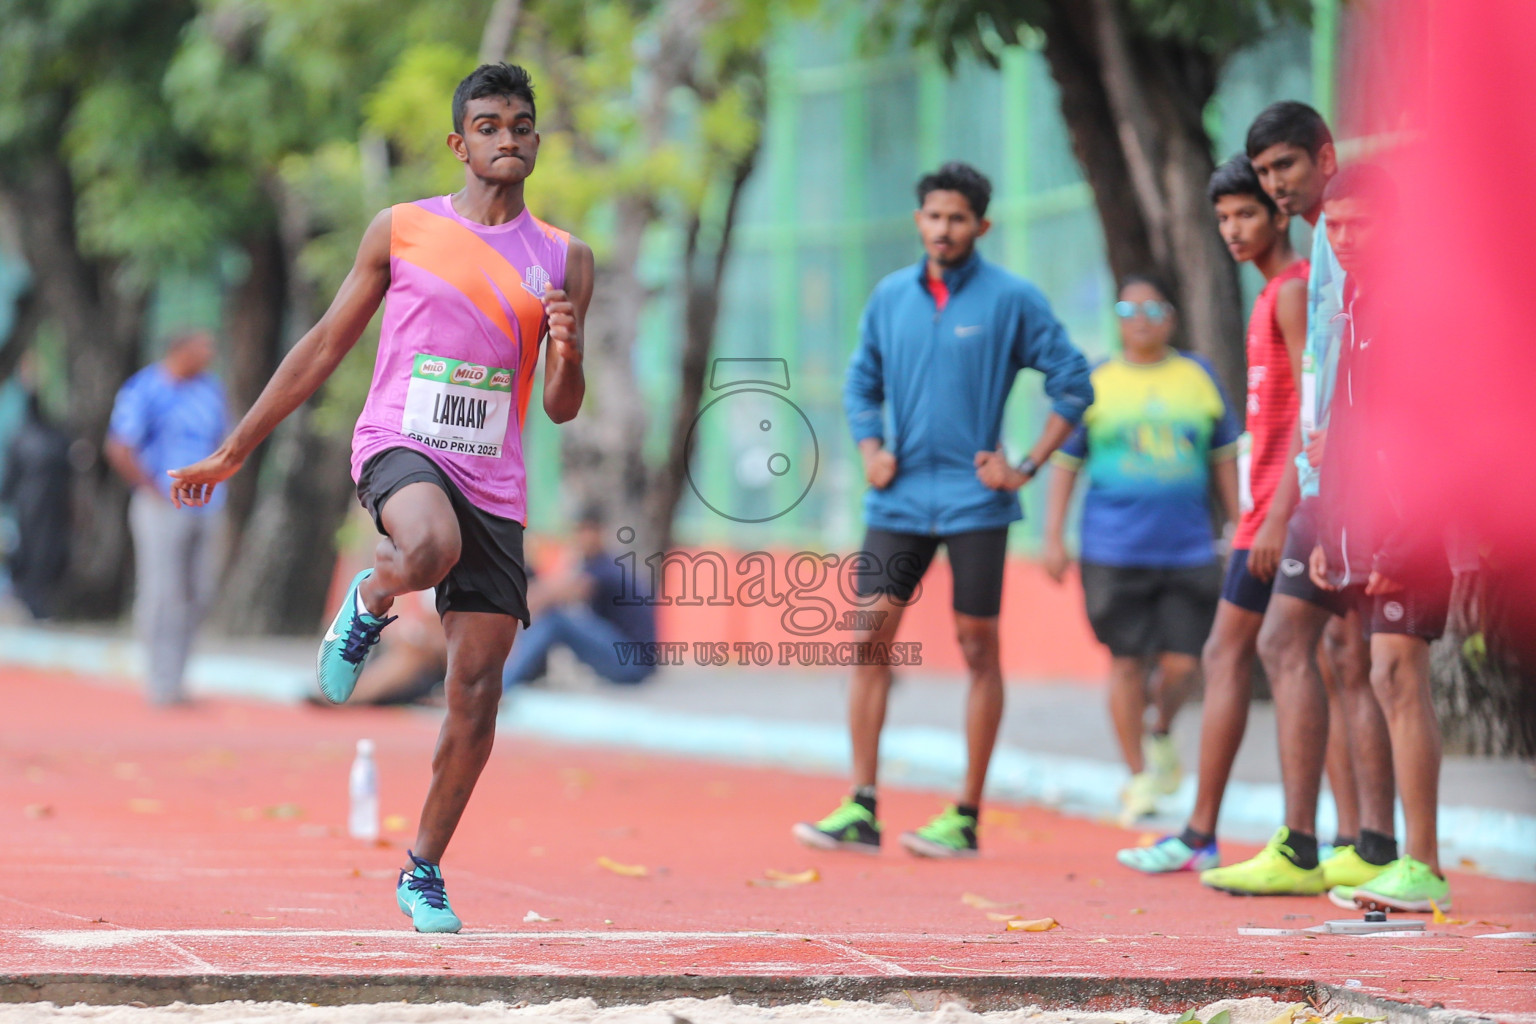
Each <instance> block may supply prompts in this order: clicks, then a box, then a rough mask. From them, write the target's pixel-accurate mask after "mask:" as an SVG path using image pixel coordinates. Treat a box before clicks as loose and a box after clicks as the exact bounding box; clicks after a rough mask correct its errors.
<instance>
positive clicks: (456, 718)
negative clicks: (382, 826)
mask: <svg viewBox="0 0 1536 1024" xmlns="http://www.w3.org/2000/svg"><path fill="white" fill-rule="evenodd" d="M386 507H388V506H386ZM443 629H444V631H445V632H446V633H447V634H448V679H447V682H446V684H445V691H446V695H447V698H448V717H447V718H446V719H445V720H444V721H443V728H442V731H441V732H440V733H439V734H438V738H437V750H436V751H435V752H434V753H433V755H432V784H431V786H430V787H428V789H427V799H426V802H425V803H424V804H423V805H422V808H421V823H420V824H419V825H418V826H417V831H416V846H415V849H414V852H415V854H416V856H418V857H421V858H423V859H425V860H429V861H432V862H433V863H438V862H440V861H441V860H442V859H443V851H444V850H446V849H447V848H448V841H449V840H450V839H452V838H453V832H454V829H456V828H457V827H458V824H459V817H460V816H461V815H462V814H463V813H464V806H465V805H466V804H467V803H469V795H470V793H472V792H474V789H475V783H476V781H478V780H479V778H480V770H481V769H482V768H484V767H485V762H486V759H487V758H489V757H490V756H491V745H492V743H494V742H495V739H496V709H497V707H498V705H499V704H500V703H501V670H502V667H503V666H504V665H506V663H507V655H508V654H509V653H510V652H511V650H512V638H513V637H514V636H516V634H517V620H516V619H514V618H513V617H512V616H510V615H497V614H492V613H489V612H449V613H448V614H446V615H444V616H443Z"/></svg>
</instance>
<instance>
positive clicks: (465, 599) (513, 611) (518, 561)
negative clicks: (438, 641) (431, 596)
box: [357, 448, 528, 627]
mask: <svg viewBox="0 0 1536 1024" xmlns="http://www.w3.org/2000/svg"><path fill="white" fill-rule="evenodd" d="M415 483H429V484H436V485H437V486H438V487H440V488H442V490H443V493H445V494H447V495H448V500H449V501H450V502H451V503H452V504H453V511H454V515H455V516H456V517H457V519H458V522H459V540H460V548H459V560H458V562H456V563H455V564H454V566H453V568H452V569H449V570H448V575H447V576H445V577H443V579H442V582H440V583H438V584H437V588H436V589H437V614H439V615H446V614H447V613H448V612H490V613H492V614H499V615H510V616H512V617H513V618H514V619H518V620H520V621H521V622H522V624H523V625H524V627H526V626H527V625H528V573H527V571H526V570H525V569H524V568H523V524H522V523H519V522H518V521H517V520H515V519H503V518H502V517H501V516H493V515H491V514H490V513H489V512H485V511H483V510H481V509H479V508H476V507H475V506H474V505H472V504H470V501H469V499H468V498H466V497H464V493H463V492H462V491H460V490H459V489H458V487H456V486H454V483H453V481H452V480H450V479H448V474H446V473H444V472H443V470H442V468H441V467H440V466H438V464H437V463H435V462H433V461H432V460H431V459H430V458H428V457H427V456H425V455H423V454H422V453H421V452H418V451H416V450H415V449H413V448H388V449H385V450H384V451H382V452H379V454H377V455H375V456H373V457H372V458H371V459H369V460H368V461H367V462H365V463H364V464H363V471H362V473H361V474H359V476H358V480H357V497H358V500H359V501H361V502H362V503H363V507H364V508H366V509H367V510H368V512H369V513H370V514H371V515H372V516H373V524H374V525H375V526H377V527H378V529H379V532H380V533H382V534H384V535H385V536H386V537H387V536H389V531H388V530H386V529H384V520H383V518H382V513H383V511H384V503H385V502H387V501H389V499H390V498H391V497H392V496H393V495H394V493H395V492H396V491H398V490H399V489H400V488H402V487H404V486H406V485H407V484H415Z"/></svg>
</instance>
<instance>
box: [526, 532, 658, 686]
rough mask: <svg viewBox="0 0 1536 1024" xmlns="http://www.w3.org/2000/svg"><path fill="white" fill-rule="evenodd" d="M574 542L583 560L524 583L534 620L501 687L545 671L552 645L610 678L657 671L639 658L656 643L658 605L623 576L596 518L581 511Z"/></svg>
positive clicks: (637, 677) (624, 679)
mask: <svg viewBox="0 0 1536 1024" xmlns="http://www.w3.org/2000/svg"><path fill="white" fill-rule="evenodd" d="M573 540H574V542H575V548H576V554H577V556H578V557H579V558H580V559H581V561H580V564H579V565H578V566H577V567H576V569H575V571H574V572H572V573H570V574H568V575H566V576H561V577H557V578H552V579H548V580H545V579H537V578H533V579H531V580H530V584H529V590H528V602H529V611H530V612H531V613H532V615H533V624H532V625H531V626H529V627H528V629H527V630H526V631H524V633H523V638H522V641H521V642H520V643H518V645H517V646H516V647H514V648H513V649H512V656H511V657H510V658H508V659H507V664H506V668H505V669H503V671H502V680H501V681H502V688H503V690H508V689H511V688H512V687H514V686H516V685H518V684H519V683H527V682H531V681H533V680H535V679H538V678H539V677H540V676H542V675H544V674H545V672H546V671H547V670H548V656H549V652H550V650H551V649H552V648H554V647H559V646H564V647H567V648H569V649H570V651H571V653H573V654H574V655H576V657H577V658H578V659H579V660H580V661H581V662H582V663H583V664H585V665H586V666H587V667H589V668H591V669H592V670H593V671H594V672H596V673H597V674H598V675H599V676H600V677H602V678H603V679H606V680H607V681H608V682H610V683H639V682H643V681H645V680H646V679H647V678H649V677H650V676H651V674H652V673H654V672H655V671H656V667H655V665H647V664H645V662H646V661H653V660H654V659H651V658H645V657H641V656H640V652H641V651H642V650H643V649H644V645H648V644H653V643H655V642H656V610H655V608H653V607H652V606H651V603H650V602H649V601H648V600H646V599H645V598H644V597H643V596H641V595H642V594H644V593H645V591H644V590H642V589H640V588H639V580H638V579H636V580H632V581H626V580H625V578H624V577H625V573H624V569H623V567H622V566H620V564H619V563H618V561H617V560H616V559H615V558H614V557H613V556H612V555H611V554H609V552H608V551H607V548H606V546H605V545H604V543H603V523H602V517H601V515H600V514H598V513H597V512H595V511H590V510H589V511H588V512H586V513H584V514H583V515H582V516H581V518H580V520H578V522H577V524H576V533H575V536H574V537H573ZM530 575H531V574H530ZM626 582H627V583H628V585H627V586H626Z"/></svg>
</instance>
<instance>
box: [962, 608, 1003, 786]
mask: <svg viewBox="0 0 1536 1024" xmlns="http://www.w3.org/2000/svg"><path fill="white" fill-rule="evenodd" d="M955 634H956V636H957V637H958V638H959V640H960V653H961V654H963V655H965V665H966V668H968V669H969V670H970V673H971V689H970V693H969V694H968V695H967V697H966V701H965V747H966V753H967V755H968V758H969V760H968V761H967V762H966V767H965V789H964V791H963V792H962V793H961V796H960V804H961V805H962V806H969V807H979V806H980V805H981V791H982V789H983V787H985V785H986V782H987V766H988V765H989V764H991V763H992V748H993V747H994V746H996V745H997V729H998V726H999V725H1000V724H1001V723H1002V720H1003V666H1002V661H1001V659H1000V658H999V656H998V643H997V616H995V615H993V616H989V617H986V618H981V617H979V616H975V615H962V614H961V613H960V612H955Z"/></svg>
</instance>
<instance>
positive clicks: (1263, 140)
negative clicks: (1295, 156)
mask: <svg viewBox="0 0 1536 1024" xmlns="http://www.w3.org/2000/svg"><path fill="white" fill-rule="evenodd" d="M1332 141H1333V133H1332V132H1331V131H1329V130H1328V122H1327V121H1324V120H1323V115H1322V114H1319V113H1318V112H1317V111H1315V110H1313V109H1312V108H1311V107H1309V106H1307V105H1306V104H1305V103H1299V102H1297V101H1296V100H1281V101H1280V102H1279V103H1271V104H1270V105H1269V106H1267V107H1265V108H1264V109H1263V110H1261V111H1260V112H1259V116H1258V117H1256V118H1254V119H1253V124H1251V125H1249V126H1248V144H1247V147H1246V148H1247V150H1248V156H1249V158H1250V159H1251V158H1253V157H1256V156H1258V155H1259V154H1260V153H1262V152H1264V151H1265V150H1266V149H1268V148H1269V147H1270V146H1278V145H1281V144H1282V143H1283V144H1286V145H1291V146H1299V147H1301V148H1302V149H1304V150H1306V151H1307V155H1308V156H1310V157H1311V158H1312V159H1313V160H1316V159H1317V153H1318V150H1320V149H1322V148H1323V147H1324V146H1326V145H1328V144H1329V143H1331V142H1332Z"/></svg>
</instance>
